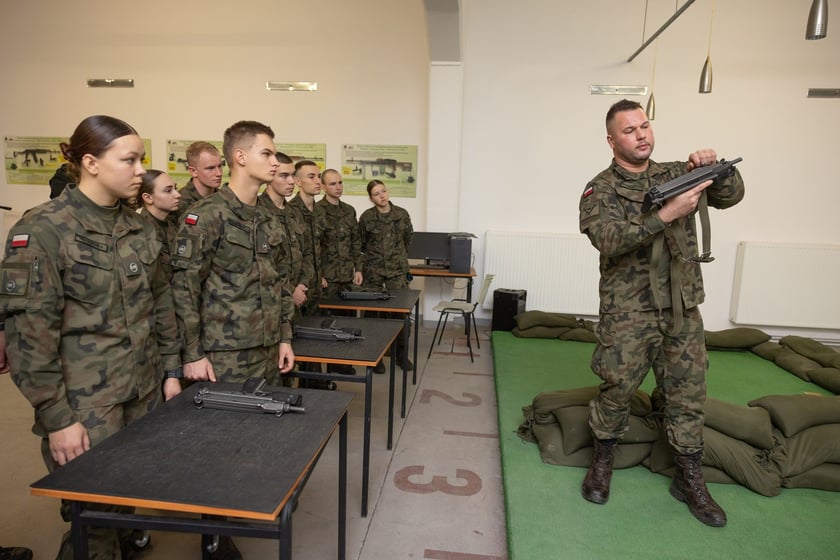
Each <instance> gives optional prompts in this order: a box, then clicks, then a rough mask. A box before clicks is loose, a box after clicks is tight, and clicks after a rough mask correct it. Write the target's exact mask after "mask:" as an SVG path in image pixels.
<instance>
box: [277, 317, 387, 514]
mask: <svg viewBox="0 0 840 560" xmlns="http://www.w3.org/2000/svg"><path fill="white" fill-rule="evenodd" d="M333 319H335V326H336V327H338V328H344V327H348V328H358V329H361V330H362V336H363V337H364V340H351V341H324V340H312V339H306V338H296V339H295V340H294V342H292V347H293V348H294V351H295V360H296V361H299V362H313V363H320V364H328V363H333V364H350V365H354V366H362V367H364V368H365V375H363V376H362V375H342V374H337V373H318V372H314V371H295V372H292V373H291V374H290V375H293V376H295V377H299V378H301V379H321V380H330V381H338V382H349V383H364V384H365V418H364V443H363V453H362V517H367V498H368V479H369V474H370V422H371V402H372V400H373V367H374V366H375V365H376V364H377V363H378V362H379V360H381V359H382V356H384V354H385V351H386V350H387V349H388V347H389V346H391V343H392V342H393V341H394V339H395V338H396V337H397V335H398V334H399V332H400V329H401V328H403V323H402V321H397V320H388V319H359V318H356V317H333ZM323 320H324V317H303V318H302V319H300V320H299V321H298V324H300V325H304V326H309V327H320V326H321V322H322V321H323ZM395 355H396V350H395V349H392V351H391V372H390V375H389V379H388V449H391V447H392V439H393V427H394V372H395V369H394V367H395V365H394V362H395V361H396V360H395V359H394V357H395Z"/></svg>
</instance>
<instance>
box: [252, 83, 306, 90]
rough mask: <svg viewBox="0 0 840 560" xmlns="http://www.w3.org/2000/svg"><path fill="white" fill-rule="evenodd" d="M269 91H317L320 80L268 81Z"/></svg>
mask: <svg viewBox="0 0 840 560" xmlns="http://www.w3.org/2000/svg"><path fill="white" fill-rule="evenodd" d="M265 89H267V90H268V91H317V90H318V82H266V83H265Z"/></svg>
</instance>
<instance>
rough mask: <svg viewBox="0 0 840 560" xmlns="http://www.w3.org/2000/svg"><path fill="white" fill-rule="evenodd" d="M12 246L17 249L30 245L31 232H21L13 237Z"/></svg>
mask: <svg viewBox="0 0 840 560" xmlns="http://www.w3.org/2000/svg"><path fill="white" fill-rule="evenodd" d="M12 247H13V248H15V249H19V248H22V247H29V234H28V233H19V234H17V235H15V236H14V237H12Z"/></svg>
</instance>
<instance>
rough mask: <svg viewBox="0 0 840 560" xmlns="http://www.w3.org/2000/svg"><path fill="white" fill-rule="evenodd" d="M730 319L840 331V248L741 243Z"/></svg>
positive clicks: (743, 322)
mask: <svg viewBox="0 0 840 560" xmlns="http://www.w3.org/2000/svg"><path fill="white" fill-rule="evenodd" d="M730 319H731V320H732V322H733V323H736V324H741V325H770V326H779V327H807V328H814V329H840V245H802V244H791V243H760V242H751V241H750V242H745V241H742V242H741V243H739V244H738V255H737V260H736V262H735V284H734V286H733V289H732V307H731V309H730Z"/></svg>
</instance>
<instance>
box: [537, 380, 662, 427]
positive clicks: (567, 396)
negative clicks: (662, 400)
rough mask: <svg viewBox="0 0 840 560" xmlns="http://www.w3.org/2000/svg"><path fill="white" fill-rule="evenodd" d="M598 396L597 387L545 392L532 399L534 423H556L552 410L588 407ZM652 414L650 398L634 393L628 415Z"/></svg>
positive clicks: (641, 392)
mask: <svg viewBox="0 0 840 560" xmlns="http://www.w3.org/2000/svg"><path fill="white" fill-rule="evenodd" d="M597 394H598V387H597V386H593V387H577V388H575V389H560V390H558V391H547V392H545V393H540V394H538V395H537V396H536V397H534V399H533V401H532V402H531V406H532V407H533V409H534V421H535V422H536V423H538V424H553V423H555V422H557V420H556V418H555V417H554V414H553V413H554V410H555V409H558V408H564V407H567V406H589V401H591V400H592V399H594V398H595V395H597ZM651 412H653V408H652V407H651V404H650V397H649V396H648V394H647V393H645V392H643V391H636V394H634V395H633V398H632V399H630V414H632V415H634V416H647V415H648V414H650V413H651Z"/></svg>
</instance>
